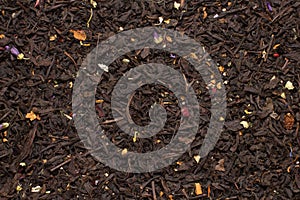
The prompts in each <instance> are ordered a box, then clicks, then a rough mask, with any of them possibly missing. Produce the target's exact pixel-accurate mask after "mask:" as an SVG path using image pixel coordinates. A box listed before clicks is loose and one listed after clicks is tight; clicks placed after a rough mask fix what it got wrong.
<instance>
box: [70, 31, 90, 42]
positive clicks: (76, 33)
mask: <svg viewBox="0 0 300 200" xmlns="http://www.w3.org/2000/svg"><path fill="white" fill-rule="evenodd" d="M70 32H71V33H73V36H74V38H75V39H77V40H80V41H84V40H86V34H85V32H84V31H83V30H70Z"/></svg>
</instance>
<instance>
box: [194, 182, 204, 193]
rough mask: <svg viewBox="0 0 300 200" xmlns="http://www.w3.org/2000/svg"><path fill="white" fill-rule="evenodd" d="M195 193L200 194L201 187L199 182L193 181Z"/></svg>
mask: <svg viewBox="0 0 300 200" xmlns="http://www.w3.org/2000/svg"><path fill="white" fill-rule="evenodd" d="M195 194H196V195H200V194H203V192H202V187H201V184H200V183H195Z"/></svg>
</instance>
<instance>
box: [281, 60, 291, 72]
mask: <svg viewBox="0 0 300 200" xmlns="http://www.w3.org/2000/svg"><path fill="white" fill-rule="evenodd" d="M288 63H289V59H287V58H285V63H284V65H283V66H282V67H281V69H282V70H284V69H285V68H286V66H287V65H288Z"/></svg>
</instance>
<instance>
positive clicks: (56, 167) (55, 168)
mask: <svg viewBox="0 0 300 200" xmlns="http://www.w3.org/2000/svg"><path fill="white" fill-rule="evenodd" d="M71 160H72V158H69V159H68V160H66V161H64V162H62V163H60V164H59V165H57V166H55V167H53V168H52V169H50V171H51V172H53V171H55V170H57V169H58V168H60V167H62V166H64V165H65V164H67V163H69V162H70V161H71Z"/></svg>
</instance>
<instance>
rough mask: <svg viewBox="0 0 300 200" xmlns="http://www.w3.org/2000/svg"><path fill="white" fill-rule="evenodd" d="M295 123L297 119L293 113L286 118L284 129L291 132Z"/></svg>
mask: <svg viewBox="0 0 300 200" xmlns="http://www.w3.org/2000/svg"><path fill="white" fill-rule="evenodd" d="M294 122H295V118H294V117H293V115H292V114H291V113H287V114H286V115H285V116H284V128H286V129H287V130H291V129H292V128H293V125H294Z"/></svg>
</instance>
